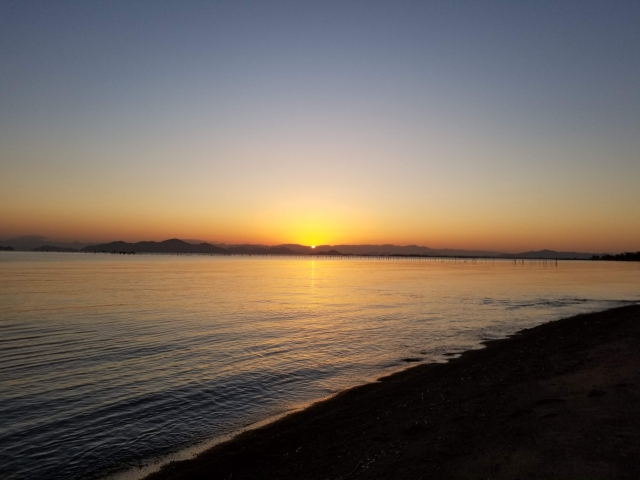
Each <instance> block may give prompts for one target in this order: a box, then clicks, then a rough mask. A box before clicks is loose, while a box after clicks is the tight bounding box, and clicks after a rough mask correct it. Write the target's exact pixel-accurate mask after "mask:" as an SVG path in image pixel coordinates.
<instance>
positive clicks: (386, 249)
mask: <svg viewBox="0 0 640 480" xmlns="http://www.w3.org/2000/svg"><path fill="white" fill-rule="evenodd" d="M45 248H46V249H49V250H44V249H45ZM54 248H56V249H55V250H54ZM62 248H63V247H56V246H55V245H54V246H51V245H47V246H44V247H40V248H39V249H38V251H72V250H73V249H69V250H66V249H64V250H63V249H62ZM80 251H82V252H110V253H120V252H126V253H129V252H136V253H203V254H214V253H215V254H229V255H423V256H434V257H437V256H449V257H495V258H505V259H506V258H525V259H527V258H528V259H559V260H560V259H562V260H574V259H575V260H588V259H591V258H592V257H593V254H591V253H580V252H556V251H554V250H539V251H535V252H534V251H532V252H523V253H498V252H492V251H486V250H457V249H435V248H429V247H421V246H418V245H405V246H398V245H391V244H384V245H318V246H316V248H311V247H309V246H307V245H298V244H294V243H290V244H284V245H275V246H268V245H248V244H244V245H224V246H222V245H212V244H210V243H207V242H202V243H197V244H194V243H189V242H186V241H184V240H180V239H177V238H173V239H171V240H165V241H163V242H137V243H128V242H122V241H119V242H111V243H103V244H100V245H90V246H87V247H85V248H83V249H81V250H80Z"/></svg>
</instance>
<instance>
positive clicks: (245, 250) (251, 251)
mask: <svg viewBox="0 0 640 480" xmlns="http://www.w3.org/2000/svg"><path fill="white" fill-rule="evenodd" d="M225 252H226V253H232V254H235V255H243V254H244V255H295V254H298V253H300V252H296V251H293V250H291V249H289V248H286V247H262V246H251V245H243V246H241V247H229V248H227V249H225Z"/></svg>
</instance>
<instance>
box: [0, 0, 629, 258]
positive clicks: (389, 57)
mask: <svg viewBox="0 0 640 480" xmlns="http://www.w3.org/2000/svg"><path fill="white" fill-rule="evenodd" d="M639 212H640V2H637V1H616V2H610V1H607V2H605V1H602V2H598V1H576V2H563V1H557V0H556V1H543V0H542V1H535V2H533V1H532V2H506V1H505V2H501V1H493V2H485V1H469V2H464V1H446V2H445V1H442V2H440V1H430V2H428V1H419V2H418V1H416V2H403V1H386V2H380V1H362V2H355V1H354V2H352V1H336V2H333V1H321V2H303V1H291V2H288V1H269V2H267V1H263V2H242V1H230V2H224V1H218V2H213V1H210V2H205V1H191V2H189V1H175V2H167V1H153V2H151V1H149V2H146V1H123V2H118V1H105V2H99V1H95V2H86V1H77V2H73V1H64V2H57V1H52V0H49V1H44V2H37V1H16V2H14V1H10V0H4V1H2V2H0V239H3V238H4V239H7V238H11V237H15V236H20V235H44V236H47V237H49V238H53V239H58V240H69V241H70V240H80V241H87V242H93V241H96V242H98V241H112V240H127V241H138V240H163V239H166V238H173V237H178V238H194V239H203V240H207V241H215V242H225V243H261V244H282V243H300V244H306V245H311V244H340V243H342V244H345V243H349V244H361V243H369V244H375V243H394V244H398V245H406V244H418V245H424V246H429V247H432V248H465V249H485V250H495V251H504V252H519V251H525V250H533V249H536V250H537V249H542V248H550V249H555V250H571V251H574V250H577V251H591V252H620V251H631V250H633V251H636V250H640V214H639Z"/></svg>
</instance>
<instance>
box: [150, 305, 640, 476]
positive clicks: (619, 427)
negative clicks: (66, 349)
mask: <svg viewBox="0 0 640 480" xmlns="http://www.w3.org/2000/svg"><path fill="white" fill-rule="evenodd" d="M483 344H484V345H485V347H486V348H482V349H479V350H469V351H466V352H464V353H462V354H461V355H459V356H457V357H456V358H452V359H451V360H449V361H448V362H447V363H424V364H419V365H416V366H412V367H409V368H406V369H404V370H401V371H399V372H396V373H393V374H391V375H388V376H385V377H382V378H380V379H378V381H376V382H372V383H367V384H364V385H360V386H357V387H353V388H351V389H348V390H346V391H343V392H340V393H338V394H336V395H334V396H331V397H329V398H328V399H323V400H320V401H318V402H315V403H312V404H310V405H309V406H307V407H306V408H304V409H302V410H297V411H294V412H292V413H288V414H285V415H284V416H282V417H281V418H276V419H275V420H270V421H269V422H267V423H266V424H263V425H261V426H259V427H256V426H249V427H248V428H247V430H245V431H243V432H241V433H238V434H236V435H233V436H232V437H231V438H230V439H229V440H226V441H222V442H221V443H220V442H218V443H216V444H215V445H214V446H212V447H211V448H208V449H205V450H204V451H202V452H201V453H200V454H198V455H197V456H195V457H194V458H192V459H187V460H180V461H173V462H170V463H167V464H165V465H163V466H162V467H161V468H160V470H159V471H156V472H154V473H151V474H149V475H148V476H146V477H144V478H145V479H147V480H174V479H187V478H188V479H197V478H225V479H227V478H230V475H232V478H233V479H234V480H235V479H237V478H265V479H268V478H292V479H293V478H318V479H320V478H413V477H415V478H416V480H417V479H419V478H421V477H423V478H429V477H433V476H435V477H436V478H469V477H470V476H473V477H475V476H478V478H488V477H490V478H516V477H518V476H522V477H526V478H571V477H572V476H573V477H575V478H579V477H582V478H585V477H589V478H626V477H627V476H629V478H638V477H640V465H636V464H637V463H638V462H634V458H637V457H638V456H639V455H640V412H636V410H637V409H633V405H638V404H639V403H638V402H640V306H639V305H629V306H623V307H617V308H614V309H610V310H605V311H602V312H596V313H589V314H580V315H577V316H573V317H569V318H565V319H561V320H556V321H552V322H548V323H545V324H542V325H539V326H537V327H534V328H531V329H525V330H521V331H519V332H517V333H515V334H514V335H512V336H510V337H507V338H505V339H499V340H491V341H488V342H483ZM632 427H633V428H632ZM594 459H597V461H596V460H594ZM156 468H157V467H156ZM139 473H141V472H139ZM137 478H140V476H138V477H137Z"/></svg>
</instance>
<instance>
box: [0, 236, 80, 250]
mask: <svg viewBox="0 0 640 480" xmlns="http://www.w3.org/2000/svg"><path fill="white" fill-rule="evenodd" d="M0 242H2V243H4V244H9V245H11V246H12V247H13V248H14V249H15V250H20V251H25V252H30V251H32V250H33V249H35V248H40V247H42V246H51V247H61V248H73V249H75V250H80V249H81V248H83V247H86V246H87V245H89V244H88V243H86V242H85V243H82V242H59V241H56V240H52V239H50V238H47V237H45V236H42V235H24V236H21V237H14V238H8V239H0Z"/></svg>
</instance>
